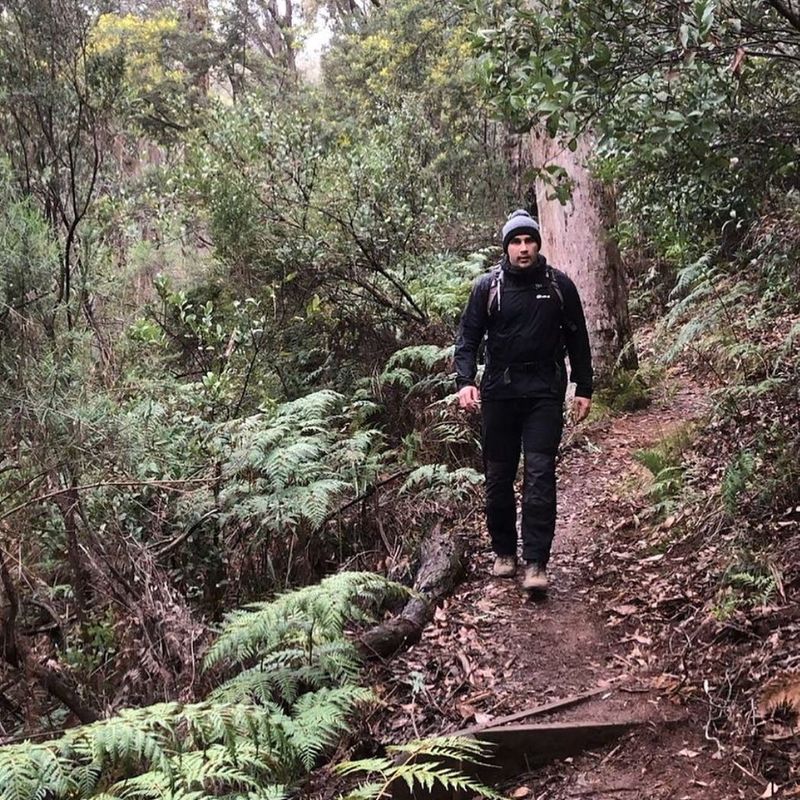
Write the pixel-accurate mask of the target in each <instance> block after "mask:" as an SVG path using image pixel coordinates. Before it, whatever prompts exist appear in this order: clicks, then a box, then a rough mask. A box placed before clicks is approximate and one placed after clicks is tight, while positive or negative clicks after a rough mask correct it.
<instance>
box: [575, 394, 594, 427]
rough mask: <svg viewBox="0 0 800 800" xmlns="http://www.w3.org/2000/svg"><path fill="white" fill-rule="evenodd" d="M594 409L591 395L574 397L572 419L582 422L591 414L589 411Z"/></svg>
mask: <svg viewBox="0 0 800 800" xmlns="http://www.w3.org/2000/svg"><path fill="white" fill-rule="evenodd" d="M591 410H592V401H591V399H590V398H589V397H573V398H572V408H571V409H570V411H571V416H572V421H573V422H574V423H578V422H581V421H582V420H585V419H586V417H588V416H589V412H590V411H591Z"/></svg>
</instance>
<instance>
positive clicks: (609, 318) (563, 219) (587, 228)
mask: <svg viewBox="0 0 800 800" xmlns="http://www.w3.org/2000/svg"><path fill="white" fill-rule="evenodd" d="M593 144H594V142H593V140H592V138H591V137H589V136H586V137H584V138H583V139H581V140H580V142H579V145H578V148H577V150H576V151H575V152H572V151H570V150H569V149H567V148H566V147H565V146H564V145H563V144H561V143H560V142H558V141H557V140H554V139H551V138H550V137H549V136H547V134H546V133H544V132H543V131H531V133H530V134H529V135H528V137H527V140H526V141H525V142H523V146H522V152H521V153H520V156H521V161H522V164H521V165H520V166H522V167H523V172H524V168H525V167H533V168H541V167H544V166H548V165H551V164H556V165H558V166H561V167H563V168H564V169H565V170H566V171H567V173H568V174H569V177H570V179H571V180H572V183H573V186H572V196H571V198H570V200H569V201H568V202H567V203H566V205H562V204H561V203H560V201H559V200H558V199H555V198H553V199H549V198H548V195H551V194H552V192H553V189H552V187H551V186H547V185H546V184H545V183H544V182H543V181H540V180H537V182H536V204H537V206H538V214H539V222H540V224H541V228H542V252H543V253H544V255H545V256H546V257H547V260H548V261H549V262H551V263H552V264H553V266H555V267H558V268H559V269H562V270H564V272H566V273H567V274H568V275H569V276H570V278H572V280H573V281H575V284H576V286H577V287H578V291H579V292H580V295H581V299H582V300H583V308H584V312H585V314H586V322H587V325H588V328H589V338H590V340H591V344H592V357H593V362H594V369H595V375H596V383H597V384H598V385H600V386H602V385H603V384H604V383H606V382H607V381H608V379H609V377H610V375H611V372H612V371H613V369H614V367H615V366H617V365H619V366H621V367H623V368H626V369H635V368H636V366H637V360H636V351H635V350H634V347H633V342H632V339H631V326H630V319H629V316H628V286H627V281H626V277H625V270H624V267H623V265H622V259H621V257H620V253H619V248H618V247H617V243H616V241H615V240H614V238H613V236H612V235H611V232H610V231H611V229H612V228H613V226H614V225H615V224H616V199H615V197H614V193H613V191H612V190H611V189H610V188H609V187H608V186H606V185H604V184H602V183H601V182H600V181H598V180H597V179H596V178H594V177H592V175H591V174H590V172H589V167H588V161H589V157H590V155H591V152H592V147H593Z"/></svg>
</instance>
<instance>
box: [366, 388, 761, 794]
mask: <svg viewBox="0 0 800 800" xmlns="http://www.w3.org/2000/svg"><path fill="white" fill-rule="evenodd" d="M678 385H682V386H683V388H681V389H680V390H679V391H678V392H677V394H676V395H674V396H672V397H664V398H661V399H660V400H658V401H656V402H654V403H653V404H652V405H651V406H650V407H648V408H647V409H645V410H643V411H640V412H636V413H631V414H627V415H623V416H620V417H615V418H613V419H610V420H606V421H602V422H598V423H593V424H591V425H588V426H581V428H579V429H578V431H577V432H575V431H573V432H570V433H568V434H567V436H566V437H565V443H564V444H565V447H564V456H563V458H562V461H561V464H560V467H559V525H558V530H557V538H556V544H555V546H554V550H553V559H552V561H551V565H550V568H549V570H548V572H549V576H550V580H551V589H550V591H549V593H548V597H547V599H546V600H539V601H537V600H534V599H532V598H531V597H529V596H528V595H527V594H526V593H525V592H524V591H523V590H522V588H521V586H520V580H521V576H520V575H518V576H517V578H516V579H514V580H508V579H506V580H500V579H494V578H491V577H489V570H490V566H491V558H492V556H491V553H490V552H489V551H488V546H487V538H486V535H485V533H484V532H483V530H482V528H483V525H482V522H481V516H480V515H479V513H478V512H477V511H476V513H475V515H474V525H475V530H476V531H478V532H479V535H476V536H475V537H469V538H470V539H471V540H472V539H473V538H474V541H473V542H472V555H471V556H470V564H469V565H468V573H469V574H468V577H467V579H466V580H465V581H464V582H463V583H462V584H461V585H460V586H459V587H458V589H457V590H456V592H455V594H454V595H453V596H452V597H451V598H450V599H449V600H448V601H447V602H446V603H445V604H444V605H443V606H442V607H441V608H439V609H438V610H437V612H436V616H435V619H434V622H433V624H432V625H430V626H429V627H428V629H427V630H426V631H425V633H424V635H423V638H422V641H421V642H420V643H419V644H417V645H416V646H414V647H413V648H411V649H410V650H409V651H408V652H406V653H404V654H402V655H400V656H398V657H396V658H394V659H393V660H391V661H390V662H388V663H387V664H386V665H385V667H384V671H383V676H384V679H385V680H386V686H387V687H391V689H390V690H389V689H388V688H387V690H386V692H385V699H386V701H387V703H388V707H389V718H388V720H386V721H385V724H384V723H382V724H381V728H382V730H381V732H380V733H379V734H378V735H379V736H380V738H381V739H383V740H384V741H385V740H386V738H390V737H392V736H394V737H395V738H396V739H397V740H407V739H409V738H411V737H414V736H427V735H434V734H444V733H449V732H453V731H456V730H458V729H461V728H465V727H468V726H470V725H474V724H475V723H483V722H489V721H490V720H491V719H492V718H496V717H499V716H503V715H506V714H509V713H511V712H516V711H519V710H522V709H526V708H530V707H533V706H536V705H539V704H542V703H545V702H548V701H550V700H555V699H558V698H564V697H568V696H570V695H574V694H578V693H580V692H584V691H587V690H590V689H593V688H596V687H608V691H607V692H605V693H604V694H602V695H598V696H597V698H596V699H592V700H591V701H588V702H584V703H581V704H580V705H577V706H575V707H573V708H571V709H570V710H569V711H568V712H565V713H562V714H560V715H558V716H557V717H550V718H548V721H549V720H555V721H559V722H563V721H570V720H585V721H593V722H600V721H618V720H626V719H638V720H646V721H647V722H648V725H646V726H645V727H643V728H639V729H637V732H636V733H631V734H628V735H627V736H626V737H625V738H623V739H622V740H618V741H616V742H614V743H612V744H610V745H608V746H606V747H605V748H603V749H602V750H597V751H592V752H584V753H582V754H580V755H577V756H575V757H574V758H572V759H567V760H566V761H564V760H562V761H559V762H556V763H554V764H552V765H550V766H548V767H546V768H543V769H541V770H538V771H536V772H534V773H529V774H522V772H523V769H522V768H521V769H520V773H521V774H520V776H519V777H518V778H516V779H515V780H514V781H512V782H511V783H507V784H505V785H503V786H501V787H500V788H501V790H502V791H503V792H504V793H505V794H506V795H507V796H510V797H516V798H520V797H530V798H539V799H540V800H541V799H543V798H549V799H550V800H560V799H561V798H590V799H591V798H620V797H622V798H680V799H682V798H692V799H694V798H709V799H710V798H714V800H718V799H719V798H738V797H754V798H755V797H759V796H764V797H768V796H771V795H769V794H768V793H764V792H765V786H764V784H763V782H759V781H758V779H754V778H753V777H751V776H748V775H747V774H746V773H747V770H746V768H744V767H742V766H741V764H740V765H738V766H737V764H736V763H734V761H735V759H734V757H733V756H732V755H730V754H729V753H726V751H724V750H723V751H720V750H719V748H718V746H717V744H716V743H715V741H712V740H711V739H710V738H707V737H706V733H705V730H706V719H707V717H706V714H707V711H706V707H705V706H703V705H702V704H699V703H696V704H695V705H691V704H690V703H689V701H688V700H687V699H686V695H685V694H684V693H682V692H681V691H678V690H676V680H675V676H673V675H669V674H664V672H663V670H662V667H661V654H660V653H659V651H658V648H657V647H652V645H653V641H652V639H651V638H649V637H648V636H646V635H645V634H643V633H640V632H639V628H638V626H637V614H638V610H637V607H636V605H635V604H631V603H630V601H628V602H620V601H619V600H616V601H615V597H614V592H613V591H609V587H608V580H607V578H608V576H609V575H613V574H614V573H615V571H616V572H618V571H619V570H624V569H625V561H624V554H618V553H616V552H615V548H614V546H613V545H614V536H615V530H616V528H617V527H619V522H618V520H619V519H620V515H619V513H618V511H619V508H618V507H619V506H620V505H624V506H625V507H626V508H627V509H630V508H631V507H635V506H636V502H635V500H636V498H639V499H641V495H642V492H643V491H644V487H645V486H646V484H647V480H648V475H649V473H647V472H646V471H645V470H644V468H642V467H641V466H640V465H639V464H638V463H637V462H636V461H635V459H634V457H633V454H634V453H635V451H636V450H638V449H640V448H644V447H648V446H651V445H653V444H654V443H656V442H657V441H659V440H660V439H662V438H663V437H664V436H665V435H667V434H669V433H670V432H671V431H674V430H675V429H677V428H678V427H679V426H681V425H683V424H684V423H686V422H687V421H690V420H697V419H700V418H701V417H702V414H703V412H704V403H705V400H704V398H705V397H706V393H705V392H703V391H702V390H700V389H699V388H696V387H693V386H691V385H690V384H688V383H686V382H683V383H682V384H678ZM632 498H633V500H632ZM605 543H607V544H608V550H607V551H606V550H605V547H604V544H605ZM638 557H639V558H641V557H642V556H638ZM644 558H648V557H647V556H644ZM651 558H652V559H654V560H655V561H657V560H658V559H659V555H658V554H657V553H656V554H654V555H653V556H652V557H651ZM620 559H622V560H620ZM603 579H605V580H603ZM598 582H602V583H603V588H602V591H601V590H600V588H599V586H598ZM612 583H613V582H612ZM612 590H613V585H612ZM643 594H644V593H643ZM387 673H388V674H387ZM678 688H679V687H678ZM542 721H545V720H543V719H542V718H540V717H536V718H534V719H532V720H531V722H542ZM386 726H388V728H389V732H388V733H387V730H386ZM762 793H764V794H763V795H762Z"/></svg>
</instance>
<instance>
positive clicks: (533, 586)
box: [522, 561, 547, 592]
mask: <svg viewBox="0 0 800 800" xmlns="http://www.w3.org/2000/svg"><path fill="white" fill-rule="evenodd" d="M522 587H523V588H524V589H528V590H529V591H531V592H546V591H547V573H546V572H545V569H544V567H543V566H542V565H541V564H537V563H536V562H535V561H529V562H528V563H527V564H526V565H525V577H524V578H523V579H522Z"/></svg>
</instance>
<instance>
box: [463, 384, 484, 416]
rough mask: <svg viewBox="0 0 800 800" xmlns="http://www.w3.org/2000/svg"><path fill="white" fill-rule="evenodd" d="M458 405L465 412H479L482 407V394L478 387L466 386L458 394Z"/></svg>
mask: <svg viewBox="0 0 800 800" xmlns="http://www.w3.org/2000/svg"><path fill="white" fill-rule="evenodd" d="M458 405H459V407H460V408H463V409H464V411H477V410H478V409H479V408H480V405H481V393H480V392H479V391H478V387H477V386H464V387H462V388H461V389H459V392H458Z"/></svg>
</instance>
